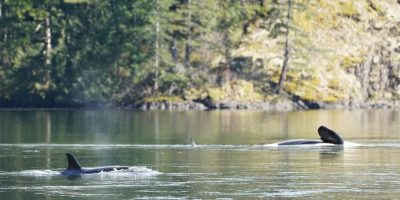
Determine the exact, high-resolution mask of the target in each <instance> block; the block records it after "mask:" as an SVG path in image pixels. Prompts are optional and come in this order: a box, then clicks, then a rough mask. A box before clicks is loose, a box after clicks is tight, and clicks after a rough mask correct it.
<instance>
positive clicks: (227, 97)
mask: <svg viewBox="0 0 400 200" xmlns="http://www.w3.org/2000/svg"><path fill="white" fill-rule="evenodd" d="M280 83H281V84H280ZM282 102H283V104H284V105H286V104H290V105H288V106H286V107H288V108H289V109H291V108H304V109H307V108H319V107H329V105H335V106H337V105H339V107H363V106H365V105H372V104H371V102H373V103H375V104H376V102H380V103H378V104H384V105H385V106H387V107H396V106H397V107H400V103H399V102H400V3H398V2H396V1H395V0H360V1H357V0H337V1H330V0H223V1H222V0H221V1H215V0H43V1H35V0H0V107H16V106H17V107H61V106H83V105H117V106H129V107H135V108H136V107H140V108H144V109H146V108H162V109H173V108H179V104H180V105H184V108H198V106H196V105H198V104H200V105H202V106H204V107H208V108H225V107H226V108H252V107H254V108H268V109H270V108H272V107H271V106H269V105H275V104H280V103H282ZM288 102H289V103H288ZM375 104H374V105H375ZM171 105H178V106H175V107H174V106H171ZM266 105H267V106H266ZM274 108H275V107H274Z"/></svg>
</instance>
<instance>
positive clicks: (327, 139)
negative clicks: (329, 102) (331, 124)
mask: <svg viewBox="0 0 400 200" xmlns="http://www.w3.org/2000/svg"><path fill="white" fill-rule="evenodd" d="M318 134H319V136H320V139H321V140H305V139H298V140H287V141H283V142H279V143H278V145H279V146H283V145H325V144H330V145H343V143H344V142H343V139H342V138H341V137H340V136H339V134H337V133H336V132H335V131H333V130H331V129H329V128H327V127H325V126H320V127H319V128H318Z"/></svg>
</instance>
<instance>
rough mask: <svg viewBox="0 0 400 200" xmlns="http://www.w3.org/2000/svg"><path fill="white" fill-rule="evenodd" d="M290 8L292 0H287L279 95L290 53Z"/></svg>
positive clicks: (282, 86) (281, 90)
mask: <svg viewBox="0 0 400 200" xmlns="http://www.w3.org/2000/svg"><path fill="white" fill-rule="evenodd" d="M291 9H292V0H288V11H287V22H286V41H285V51H284V54H283V64H282V71H281V76H280V78H279V86H278V94H279V95H282V92H283V88H284V83H285V80H286V73H287V70H288V62H289V53H290V46H289V25H290V18H291Z"/></svg>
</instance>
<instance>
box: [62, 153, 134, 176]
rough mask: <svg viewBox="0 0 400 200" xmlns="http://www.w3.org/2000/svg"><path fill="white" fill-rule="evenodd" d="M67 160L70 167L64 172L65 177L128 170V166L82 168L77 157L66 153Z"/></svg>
mask: <svg viewBox="0 0 400 200" xmlns="http://www.w3.org/2000/svg"><path fill="white" fill-rule="evenodd" d="M66 156H67V160H68V167H67V169H65V170H64V171H62V172H61V175H64V176H69V177H71V176H80V175H82V174H94V173H100V172H109V171H115V170H123V169H128V168H129V167H128V166H105V167H93V168H86V167H81V166H80V165H79V162H78V160H76V158H75V156H74V155H72V154H71V153H66Z"/></svg>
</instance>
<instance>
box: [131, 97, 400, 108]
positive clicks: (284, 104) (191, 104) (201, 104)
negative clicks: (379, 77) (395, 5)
mask: <svg viewBox="0 0 400 200" xmlns="http://www.w3.org/2000/svg"><path fill="white" fill-rule="evenodd" d="M126 108H127V109H133V110H224V109H229V110H265V111H294V110H315V109H338V110H343V109H400V101H383V100H382V101H369V102H365V103H364V102H350V101H348V102H334V103H327V102H307V101H302V100H297V101H292V100H289V99H280V100H274V101H259V102H238V101H224V102H213V101H210V100H204V99H203V100H195V101H182V102H168V101H161V102H146V103H142V104H139V105H136V106H128V107H126Z"/></svg>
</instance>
